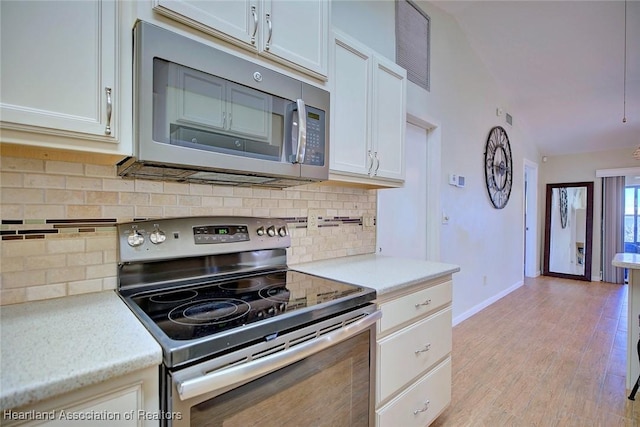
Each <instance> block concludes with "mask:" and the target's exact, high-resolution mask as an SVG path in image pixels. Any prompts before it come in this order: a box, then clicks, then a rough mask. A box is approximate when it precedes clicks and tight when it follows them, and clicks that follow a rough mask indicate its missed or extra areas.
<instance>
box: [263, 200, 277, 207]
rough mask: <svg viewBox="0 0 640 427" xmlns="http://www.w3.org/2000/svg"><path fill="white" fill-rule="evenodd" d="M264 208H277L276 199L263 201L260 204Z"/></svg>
mask: <svg viewBox="0 0 640 427" xmlns="http://www.w3.org/2000/svg"><path fill="white" fill-rule="evenodd" d="M260 204H261V206H262V207H263V208H277V207H278V201H277V200H275V199H262V200H261V202H260Z"/></svg>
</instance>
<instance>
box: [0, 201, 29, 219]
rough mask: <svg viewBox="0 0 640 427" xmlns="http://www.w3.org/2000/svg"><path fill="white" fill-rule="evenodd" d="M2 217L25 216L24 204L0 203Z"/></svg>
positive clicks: (20, 217)
mask: <svg viewBox="0 0 640 427" xmlns="http://www.w3.org/2000/svg"><path fill="white" fill-rule="evenodd" d="M0 218H5V219H22V218H24V205H22V204H19V205H16V204H11V205H10V204H3V203H0Z"/></svg>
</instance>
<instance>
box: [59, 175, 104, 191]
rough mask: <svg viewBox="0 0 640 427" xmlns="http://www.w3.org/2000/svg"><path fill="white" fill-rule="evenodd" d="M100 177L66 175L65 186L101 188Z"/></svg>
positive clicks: (72, 187)
mask: <svg viewBox="0 0 640 427" xmlns="http://www.w3.org/2000/svg"><path fill="white" fill-rule="evenodd" d="M102 181H103V180H102V179H100V178H87V177H84V176H68V177H67V184H66V187H67V189H68V190H102Z"/></svg>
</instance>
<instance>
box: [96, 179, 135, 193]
mask: <svg viewBox="0 0 640 427" xmlns="http://www.w3.org/2000/svg"><path fill="white" fill-rule="evenodd" d="M102 189H103V190H105V191H127V192H134V191H135V189H136V182H135V181H134V180H133V179H123V178H114V179H103V180H102Z"/></svg>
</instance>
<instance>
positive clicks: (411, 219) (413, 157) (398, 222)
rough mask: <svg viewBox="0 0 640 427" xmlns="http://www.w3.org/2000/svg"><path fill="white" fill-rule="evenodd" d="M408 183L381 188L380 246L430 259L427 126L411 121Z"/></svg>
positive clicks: (384, 252)
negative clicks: (422, 126)
mask: <svg viewBox="0 0 640 427" xmlns="http://www.w3.org/2000/svg"><path fill="white" fill-rule="evenodd" d="M406 126H407V128H406V134H405V144H406V146H405V152H406V153H407V154H408V155H407V156H406V164H405V168H406V176H405V182H404V187H402V188H393V189H384V190H378V216H377V222H376V226H377V243H378V244H377V246H378V251H379V253H380V254H382V255H388V256H395V257H403V258H414V259H421V260H426V259H427V228H428V227H427V169H428V168H427V132H428V131H427V130H426V129H424V128H421V127H418V126H415V125H412V124H410V123H407V125H406Z"/></svg>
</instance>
